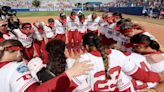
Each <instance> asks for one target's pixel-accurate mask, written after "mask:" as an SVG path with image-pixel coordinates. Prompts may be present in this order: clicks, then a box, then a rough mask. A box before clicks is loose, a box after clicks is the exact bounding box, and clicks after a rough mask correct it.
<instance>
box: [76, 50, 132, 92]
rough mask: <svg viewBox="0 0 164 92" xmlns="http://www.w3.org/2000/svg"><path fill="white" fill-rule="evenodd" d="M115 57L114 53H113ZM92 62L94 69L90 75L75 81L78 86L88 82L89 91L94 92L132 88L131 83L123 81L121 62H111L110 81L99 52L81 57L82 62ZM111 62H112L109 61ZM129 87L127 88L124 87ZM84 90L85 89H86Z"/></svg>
mask: <svg viewBox="0 0 164 92" xmlns="http://www.w3.org/2000/svg"><path fill="white" fill-rule="evenodd" d="M113 55H114V53H113ZM113 55H112V56H113ZM85 60H90V61H91V63H93V65H94V69H93V70H92V71H90V72H89V74H88V75H83V76H79V77H77V78H75V79H74V82H75V83H77V84H78V85H80V84H83V82H84V81H85V80H86V81H87V83H88V87H85V88H88V90H86V91H89V90H92V91H112V92H113V91H115V90H116V89H117V88H118V89H119V90H125V89H126V88H128V87H129V86H130V82H129V81H128V78H127V80H126V79H123V77H124V78H125V76H124V73H123V72H122V71H121V66H119V61H115V62H113V61H112V62H109V69H108V73H109V75H110V79H107V78H106V76H105V68H104V63H103V62H104V61H103V59H102V57H101V53H100V52H98V51H92V52H91V53H86V54H83V55H81V56H80V61H85ZM109 61H110V60H109ZM124 85H127V86H126V87H123V86H124ZM85 88H83V89H85Z"/></svg>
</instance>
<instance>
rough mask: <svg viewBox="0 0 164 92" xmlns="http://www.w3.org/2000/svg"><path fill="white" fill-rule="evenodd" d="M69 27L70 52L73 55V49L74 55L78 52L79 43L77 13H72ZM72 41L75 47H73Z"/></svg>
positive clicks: (68, 18) (68, 19)
mask: <svg viewBox="0 0 164 92" xmlns="http://www.w3.org/2000/svg"><path fill="white" fill-rule="evenodd" d="M67 25H68V51H69V53H70V54H71V49H73V51H74V53H76V52H77V51H76V50H77V41H78V31H77V28H78V25H79V19H78V17H77V16H76V13H75V12H71V15H70V16H69V17H67ZM72 40H73V44H74V46H72Z"/></svg>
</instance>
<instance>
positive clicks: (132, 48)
mask: <svg viewBox="0 0 164 92" xmlns="http://www.w3.org/2000/svg"><path fill="white" fill-rule="evenodd" d="M7 24H8V23H7V22H6V21H5V20H1V21H0V42H1V43H0V75H1V76H0V80H2V82H0V85H1V87H2V88H1V89H0V91H1V92H164V88H163V86H164V67H163V65H164V55H163V49H162V47H161V45H160V44H159V42H158V40H157V39H156V38H155V37H154V36H153V35H151V34H150V33H148V32H146V30H145V29H144V28H142V27H141V26H140V25H139V24H135V23H134V22H133V21H132V20H131V19H125V18H123V17H122V15H121V14H120V13H113V14H112V15H110V14H108V13H103V14H102V16H98V15H97V14H96V13H95V12H93V13H92V14H90V15H88V16H85V15H84V14H83V13H81V12H80V13H78V14H76V12H71V13H70V15H69V16H67V15H66V14H65V13H60V16H59V18H58V19H56V20H54V19H53V18H49V19H48V24H45V23H44V22H35V23H33V24H31V23H22V24H21V27H20V28H19V29H14V30H12V31H10V30H8V29H7ZM7 56H10V58H9V59H8V58H7ZM88 63H89V64H88ZM11 70H12V71H11ZM14 74H15V75H14ZM13 75H14V76H13ZM5 76H8V77H5ZM62 76H64V77H62ZM36 82H38V83H40V84H38V85H36ZM3 84H5V85H3ZM15 84H17V85H19V87H18V86H17V85H15ZM52 85H55V86H52ZM35 87H36V89H35Z"/></svg>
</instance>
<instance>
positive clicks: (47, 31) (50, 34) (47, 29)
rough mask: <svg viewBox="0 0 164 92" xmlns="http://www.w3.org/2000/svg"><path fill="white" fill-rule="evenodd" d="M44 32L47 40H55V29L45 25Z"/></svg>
mask: <svg viewBox="0 0 164 92" xmlns="http://www.w3.org/2000/svg"><path fill="white" fill-rule="evenodd" d="M43 29H44V32H45V36H46V37H47V38H54V37H55V28H53V29H51V28H50V27H48V26H47V25H45V26H44V27H43Z"/></svg>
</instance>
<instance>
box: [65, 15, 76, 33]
mask: <svg viewBox="0 0 164 92" xmlns="http://www.w3.org/2000/svg"><path fill="white" fill-rule="evenodd" d="M78 25H79V18H78V17H77V16H76V18H75V19H74V20H72V19H71V18H70V17H69V16H68V17H67V26H68V30H70V31H75V30H77V27H78Z"/></svg>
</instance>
